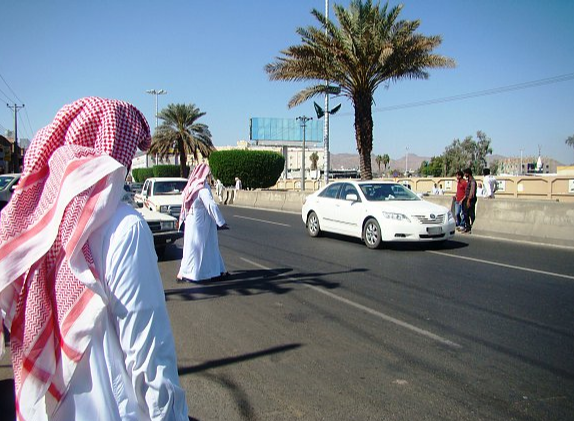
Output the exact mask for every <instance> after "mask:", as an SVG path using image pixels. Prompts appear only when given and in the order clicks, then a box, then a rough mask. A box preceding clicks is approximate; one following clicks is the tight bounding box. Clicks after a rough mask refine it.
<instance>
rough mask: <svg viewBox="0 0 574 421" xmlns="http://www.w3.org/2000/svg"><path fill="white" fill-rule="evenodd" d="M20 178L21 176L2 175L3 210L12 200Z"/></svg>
mask: <svg viewBox="0 0 574 421" xmlns="http://www.w3.org/2000/svg"><path fill="white" fill-rule="evenodd" d="M20 176H21V174H2V175H0V209H3V208H4V206H6V205H7V204H8V202H9V201H10V199H11V198H12V193H13V192H14V189H15V188H16V185H17V184H18V181H20Z"/></svg>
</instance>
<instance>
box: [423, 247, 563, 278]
mask: <svg viewBox="0 0 574 421" xmlns="http://www.w3.org/2000/svg"><path fill="white" fill-rule="evenodd" d="M428 252H429V253H433V254H439V255H441V256H446V257H453V258H456V259H463V260H470V261H472V262H477V263H484V264H487V265H492V266H500V267H503V268H508V269H515V270H521V271H524V272H532V273H539V274H541V275H548V276H556V277H557V278H565V279H572V280H574V276H572V275H564V274H562V273H556V272H547V271H545V270H538V269H530V268H523V267H520V266H514V265H508V264H506V263H498V262H492V261H490V260H483V259H477V258H475V257H466V256H458V255H456V254H450V253H445V252H442V251H433V250H428Z"/></svg>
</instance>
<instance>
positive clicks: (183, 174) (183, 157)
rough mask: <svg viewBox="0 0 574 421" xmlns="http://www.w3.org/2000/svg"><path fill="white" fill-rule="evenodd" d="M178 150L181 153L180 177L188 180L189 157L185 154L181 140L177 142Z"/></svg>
mask: <svg viewBox="0 0 574 421" xmlns="http://www.w3.org/2000/svg"><path fill="white" fill-rule="evenodd" d="M177 150H178V151H179V175H180V177H183V178H187V155H186V153H185V147H184V145H183V140H181V139H179V140H178V141H177Z"/></svg>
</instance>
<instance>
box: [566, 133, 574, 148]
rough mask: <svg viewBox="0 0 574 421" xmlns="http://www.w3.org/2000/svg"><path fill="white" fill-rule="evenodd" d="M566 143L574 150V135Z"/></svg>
mask: <svg viewBox="0 0 574 421" xmlns="http://www.w3.org/2000/svg"><path fill="white" fill-rule="evenodd" d="M565 143H566V144H567V145H568V146H572V147H573V148H574V135H572V136H568V139H566V140H565Z"/></svg>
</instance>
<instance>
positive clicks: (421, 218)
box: [413, 213, 445, 225]
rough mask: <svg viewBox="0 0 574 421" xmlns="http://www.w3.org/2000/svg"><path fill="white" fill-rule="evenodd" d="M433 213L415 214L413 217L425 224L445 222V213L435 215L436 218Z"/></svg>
mask: <svg viewBox="0 0 574 421" xmlns="http://www.w3.org/2000/svg"><path fill="white" fill-rule="evenodd" d="M431 215H434V214H430V215H413V218H416V219H417V221H419V222H420V223H421V224H423V225H442V224H443V223H444V217H445V214H444V213H443V214H441V215H434V219H433V218H432V217H431Z"/></svg>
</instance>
